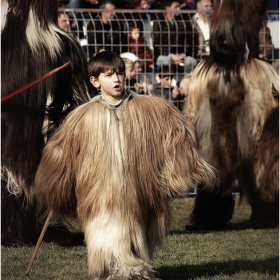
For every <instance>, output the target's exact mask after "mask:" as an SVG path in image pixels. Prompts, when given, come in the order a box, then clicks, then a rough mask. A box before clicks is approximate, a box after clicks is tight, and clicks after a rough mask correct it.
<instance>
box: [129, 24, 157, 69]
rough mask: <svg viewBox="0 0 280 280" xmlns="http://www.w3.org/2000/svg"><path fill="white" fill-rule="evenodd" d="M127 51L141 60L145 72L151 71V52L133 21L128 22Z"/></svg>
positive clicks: (152, 64)
mask: <svg viewBox="0 0 280 280" xmlns="http://www.w3.org/2000/svg"><path fill="white" fill-rule="evenodd" d="M128 41H129V47H128V49H129V52H132V53H134V54H135V55H136V56H137V57H139V58H140V59H141V60H142V63H143V65H144V68H145V70H146V72H151V71H152V70H153V68H154V60H153V54H152V52H151V50H150V48H149V47H148V46H147V43H146V38H145V36H143V34H142V33H141V31H140V29H139V27H138V26H137V25H135V24H134V23H131V24H129V35H128Z"/></svg>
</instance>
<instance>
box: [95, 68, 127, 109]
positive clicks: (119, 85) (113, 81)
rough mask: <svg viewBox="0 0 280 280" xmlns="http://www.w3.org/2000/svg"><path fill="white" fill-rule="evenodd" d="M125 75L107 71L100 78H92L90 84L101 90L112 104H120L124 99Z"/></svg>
mask: <svg viewBox="0 0 280 280" xmlns="http://www.w3.org/2000/svg"><path fill="white" fill-rule="evenodd" d="M124 80H125V73H123V72H113V71H110V70H109V71H107V72H105V73H101V74H100V75H99V76H98V78H96V77H91V78H90V82H91V83H92V85H93V86H94V87H96V88H99V89H100V90H101V92H102V94H103V96H104V97H105V98H106V99H107V100H108V101H109V102H110V103H112V104H116V103H118V101H119V100H121V98H122V92H123V89H124Z"/></svg>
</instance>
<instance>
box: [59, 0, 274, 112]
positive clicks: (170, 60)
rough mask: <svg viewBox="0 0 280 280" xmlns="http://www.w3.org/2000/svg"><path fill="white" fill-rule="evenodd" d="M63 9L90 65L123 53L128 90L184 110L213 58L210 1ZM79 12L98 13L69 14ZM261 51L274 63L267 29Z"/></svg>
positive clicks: (88, 3)
mask: <svg viewBox="0 0 280 280" xmlns="http://www.w3.org/2000/svg"><path fill="white" fill-rule="evenodd" d="M271 2H273V1H271ZM278 6H279V3H278ZM60 8H61V9H60V11H59V13H58V24H59V26H60V28H62V29H63V30H64V31H66V32H69V33H70V34H71V35H72V36H74V37H75V38H76V39H77V40H79V41H80V44H81V46H82V47H83V49H84V51H85V54H86V56H87V58H88V60H89V59H90V58H91V57H93V56H95V55H96V53H98V52H100V51H102V50H111V51H114V52H116V53H118V54H119V55H121V57H122V58H123V59H124V60H125V64H126V86H127V88H129V89H132V90H133V91H135V92H137V93H139V94H151V95H160V96H163V97H165V98H166V99H168V100H170V101H171V102H172V103H173V104H174V105H175V106H176V107H177V108H178V109H180V110H182V104H183V103H184V100H185V98H186V97H187V92H188V84H189V80H190V77H191V73H192V71H193V70H194V68H195V67H196V65H197V64H198V63H199V61H200V60H201V59H204V58H206V57H207V56H208V55H209V54H210V49H209V39H210V26H211V15H212V11H213V3H212V1H211V0H197V1H194V0H177V1H174V0H164V1H161V0H134V1H133V0H129V1H119V0H102V1H101V2H99V1H98V0H62V1H60ZM77 8H83V9H94V10H92V11H90V12H73V11H72V12H71V11H68V12H65V11H64V9H66V11H67V9H77ZM272 8H273V7H272ZM122 10H123V11H122ZM156 11H158V12H156ZM184 11H185V12H184ZM259 50H260V53H259V57H260V58H261V59H264V60H267V61H268V62H271V63H272V59H273V62H274V60H275V59H274V48H273V44H272V39H271V35H270V30H269V28H268V27H267V26H264V27H263V29H262V30H261V32H260V49H259Z"/></svg>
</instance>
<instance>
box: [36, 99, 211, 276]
mask: <svg viewBox="0 0 280 280" xmlns="http://www.w3.org/2000/svg"><path fill="white" fill-rule="evenodd" d="M213 178H214V175H213V171H212V168H211V167H210V166H209V165H208V164H207V163H206V162H205V161H204V160H203V159H202V158H201V156H200V155H199V152H198V150H197V142H196V136H195V134H194V131H193V128H192V126H191V125H190V124H189V123H188V122H187V121H186V119H185V118H184V117H183V115H182V114H181V113H180V112H179V111H178V110H177V109H176V108H175V107H174V106H173V105H172V104H170V103H169V102H168V101H166V100H165V99H163V98H160V97H154V96H140V95H134V94H130V95H129V96H128V97H126V98H125V99H124V101H123V102H122V103H121V105H119V106H118V107H116V108H115V107H112V106H110V105H109V104H108V103H107V102H106V101H104V100H103V99H102V97H101V96H97V97H96V98H95V99H94V101H91V102H89V103H87V104H85V105H82V106H80V107H79V108H77V109H75V110H74V111H73V112H72V113H70V114H69V115H68V116H67V118H66V119H65V122H64V123H63V124H62V125H61V127H60V128H59V129H58V130H57V132H56V133H55V134H54V135H53V137H52V138H51V139H50V141H49V142H48V144H47V145H46V147H45V149H44V151H43V157H42V161H41V163H40V166H39V168H38V173H37V176H36V188H37V194H38V198H39V199H40V200H41V201H42V202H44V203H46V204H47V205H48V207H49V209H53V211H54V213H55V214H57V215H69V214H71V213H72V214H73V215H75V213H76V211H77V213H78V218H79V219H80V221H81V224H82V228H83V231H84V233H85V240H86V244H87V250H88V266H89V275H90V278H91V279H154V271H153V269H152V266H151V264H150V260H151V258H152V254H153V252H154V250H155V248H156V247H157V246H159V245H160V244H161V243H162V242H163V239H164V237H165V235H166V234H167V231H168V226H169V222H170V207H169V201H170V199H171V198H172V197H174V196H176V195H177V194H179V193H182V192H186V191H188V189H189V188H192V186H193V182H194V180H195V181H198V182H203V183H204V184H206V185H209V184H211V182H212V179H213ZM117 277H120V278H117Z"/></svg>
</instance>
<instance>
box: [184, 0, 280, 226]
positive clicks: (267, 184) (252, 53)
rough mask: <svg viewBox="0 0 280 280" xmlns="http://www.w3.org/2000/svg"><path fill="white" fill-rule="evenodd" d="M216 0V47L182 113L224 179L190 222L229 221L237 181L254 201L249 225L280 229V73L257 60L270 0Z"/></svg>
mask: <svg viewBox="0 0 280 280" xmlns="http://www.w3.org/2000/svg"><path fill="white" fill-rule="evenodd" d="M214 4H215V6H214V15H213V18H212V25H211V35H210V48H211V53H210V55H209V57H208V58H207V59H205V60H204V61H202V62H201V63H200V64H199V65H198V66H197V67H196V69H195V71H194V73H193V75H192V79H191V84H190V88H189V95H188V99H187V101H186V104H185V106H184V110H183V111H184V113H185V114H186V115H187V117H188V118H189V120H190V121H191V122H192V123H193V124H194V126H195V129H196V132H197V135H198V139H199V145H200V149H201V151H202V154H203V156H204V158H205V160H206V161H207V162H208V163H209V164H211V165H212V166H214V168H216V169H217V175H218V182H217V184H216V186H215V188H216V189H215V191H214V192H210V193H207V192H204V191H200V190H199V191H198V194H197V196H196V198H195V206H194V210H193V212H192V215H191V218H190V220H189V221H188V222H187V225H186V227H187V228H188V229H190V228H199V229H201V228H203V229H220V228H223V227H225V226H226V225H227V223H228V222H229V221H230V219H231V218H232V214H233V209H234V199H233V197H232V192H233V191H234V190H235V188H236V181H237V180H238V183H239V187H240V189H241V192H242V193H244V192H245V193H246V194H247V196H248V200H249V202H250V204H251V206H252V215H251V225H252V226H253V227H254V228H266V227H277V226H278V225H279V170H278V169H279V151H278V138H279V137H278V132H279V128H278V125H279V120H278V119H279V116H278V101H277V95H278V94H279V76H278V74H277V72H276V71H275V69H274V68H273V67H272V65H270V64H269V63H267V62H265V61H262V60H259V59H257V58H256V57H258V42H257V41H258V33H259V29H260V28H261V25H262V24H263V17H264V18H265V17H266V9H265V1H264V0H258V1H242V0H223V1H219V0H216V1H214ZM250 9H252V18H251V13H250V12H248V11H249V10H250ZM239 11H240V13H239ZM249 14H250V16H249V17H250V18H248V15H249ZM254 23H256V24H254Z"/></svg>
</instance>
